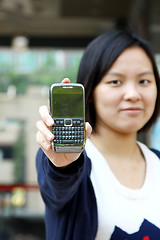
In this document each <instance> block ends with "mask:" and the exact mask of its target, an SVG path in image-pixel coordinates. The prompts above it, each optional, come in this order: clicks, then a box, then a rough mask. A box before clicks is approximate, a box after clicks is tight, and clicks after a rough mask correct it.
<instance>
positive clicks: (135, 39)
mask: <svg viewBox="0 0 160 240" xmlns="http://www.w3.org/2000/svg"><path fill="white" fill-rule="evenodd" d="M132 46H139V47H141V48H142V49H143V50H144V51H145V52H146V54H147V56H148V57H149V59H150V61H151V63H152V66H153V71H154V76H155V79H156V85H157V99H156V105H155V110H154V113H153V115H152V117H151V118H150V120H149V121H148V122H147V123H146V124H145V126H144V127H143V128H142V129H141V130H146V129H148V128H149V127H150V126H151V125H152V124H153V123H154V122H155V121H156V119H157V118H158V115H159V111H160V78H159V74H158V69H157V65H156V62H155V59H154V56H153V53H152V51H151V49H150V47H149V45H148V43H147V42H146V41H145V40H144V39H142V38H140V37H139V36H137V35H136V34H134V33H131V32H129V31H126V30H112V31H110V32H107V33H104V34H102V35H100V36H98V37H97V38H95V39H94V40H93V41H92V42H91V43H90V44H89V45H88V47H87V48H86V50H85V52H84V54H83V57H82V59H81V63H80V66H79V72H78V79H77V82H78V83H81V84H83V85H84V88H85V101H86V121H88V122H89V123H90V124H91V125H92V128H93V130H94V127H95V124H96V113H95V108H94V104H93V101H91V98H92V93H93V90H94V88H95V87H96V86H97V84H98V83H99V82H100V81H101V79H102V78H103V77H104V75H105V74H106V72H107V71H108V70H109V69H110V67H111V66H112V64H113V63H114V61H115V60H116V59H117V57H118V56H119V55H120V54H121V53H122V52H123V51H124V50H125V49H126V48H128V47H132Z"/></svg>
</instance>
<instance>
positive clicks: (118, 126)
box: [93, 46, 157, 133]
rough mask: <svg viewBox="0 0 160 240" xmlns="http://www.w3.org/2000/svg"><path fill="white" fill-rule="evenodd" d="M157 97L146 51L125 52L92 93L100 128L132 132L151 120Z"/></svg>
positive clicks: (135, 49) (97, 123) (96, 128)
mask: <svg viewBox="0 0 160 240" xmlns="http://www.w3.org/2000/svg"><path fill="white" fill-rule="evenodd" d="M156 98H157V87H156V80H155V76H154V73H153V67H152V64H151V61H150V59H149V57H148V56H147V55H146V53H145V51H144V50H143V49H142V48H140V47H137V46H134V47H129V48H127V49H125V50H124V51H123V52H122V53H121V55H120V56H119V57H118V58H117V60H116V61H115V62H114V64H113V65H112V67H111V68H110V69H109V71H108V72H107V73H106V75H105V76H104V77H103V78H102V80H101V81H100V83H99V84H98V85H97V86H96V88H95V89H94V92H93V99H94V106H95V110H96V126H95V130H96V131H97V130H98V129H99V128H100V127H102V128H109V129H112V130H114V131H118V132H121V133H135V132H137V131H138V130H140V129H141V128H142V127H143V126H144V125H145V124H146V123H147V122H148V120H149V119H150V118H151V116H152V114H153V112H154V108H155V103H156Z"/></svg>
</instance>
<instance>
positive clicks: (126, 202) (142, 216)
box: [86, 139, 160, 240]
mask: <svg viewBox="0 0 160 240" xmlns="http://www.w3.org/2000/svg"><path fill="white" fill-rule="evenodd" d="M138 144H139V146H140V148H141V150H142V152H143V154H144V157H145V159H146V177H145V182H144V184H143V187H142V188H141V189H136V190H135V189H130V188H127V187H125V186H124V185H122V184H121V183H120V182H119V181H118V179H117V178H116V177H115V175H114V174H113V172H112V171H111V169H110V167H109V165H108V163H107V161H106V160H105V158H104V157H103V156H102V154H101V153H100V152H99V151H98V150H97V148H96V147H95V146H94V145H93V143H92V142H91V141H90V140H89V139H88V140H87V143H86V152H87V155H88V157H89V158H90V159H91V162H92V170H91V180H92V184H93V187H94V191H95V195H96V199H97V207H98V232H97V237H96V240H109V239H116V240H119V239H120V238H119V239H118V238H117V237H119V236H120V235H119V234H120V233H122V232H126V233H124V238H121V239H127V240H128V239H130V238H129V236H131V235H132V234H137V238H136V239H137V240H141V239H142V240H143V239H146V240H149V239H150V237H149V236H151V235H152V233H151V235H144V238H140V237H138V236H141V235H138V234H139V233H140V232H141V231H144V232H146V230H144V229H145V227H146V228H147V229H148V226H145V225H146V220H147V223H148V222H149V225H150V226H151V229H153V231H154V232H155V229H154V228H155V226H157V227H158V228H160V159H159V158H158V157H157V155H156V154H154V153H153V152H152V151H151V150H150V149H149V148H147V147H146V146H145V145H144V144H142V143H140V142H138ZM115 227H116V228H115ZM140 227H141V228H142V229H141V230H140ZM158 231H159V233H158V236H159V238H157V235H156V237H155V238H151V239H155V240H158V239H160V230H159V229H158ZM151 232H152V230H151ZM113 233H114V237H115V238H112V237H113V235H112V234H113ZM145 234H146V233H145ZM111 236H112V237H111ZM126 237H127V238H126Z"/></svg>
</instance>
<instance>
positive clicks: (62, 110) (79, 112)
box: [49, 83, 85, 153]
mask: <svg viewBox="0 0 160 240" xmlns="http://www.w3.org/2000/svg"><path fill="white" fill-rule="evenodd" d="M49 95H50V113H51V116H52V118H53V120H54V125H53V126H52V127H51V130H52V132H53V134H54V139H53V141H52V142H51V145H52V149H53V151H55V152H59V153H73V152H82V151H83V149H84V147H85V129H84V124H85V97H84V87H83V85H82V84H79V83H66V84H65V83H55V84H52V85H51V87H50V94H49Z"/></svg>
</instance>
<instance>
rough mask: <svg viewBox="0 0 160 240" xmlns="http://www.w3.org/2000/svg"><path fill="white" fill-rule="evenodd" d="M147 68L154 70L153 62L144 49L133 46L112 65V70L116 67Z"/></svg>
mask: <svg viewBox="0 0 160 240" xmlns="http://www.w3.org/2000/svg"><path fill="white" fill-rule="evenodd" d="M121 66H122V67H126V68H127V66H128V67H132V68H134V67H138V66H139V68H142V67H146V68H149V69H153V66H152V62H151V60H150V58H149V56H148V55H147V54H146V52H145V51H144V49H143V48H141V47H139V46H132V47H128V48H126V49H125V50H124V51H123V52H122V53H121V54H120V55H119V56H118V58H117V59H116V60H115V62H114V63H113V64H112V66H111V69H112V68H115V67H121Z"/></svg>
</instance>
